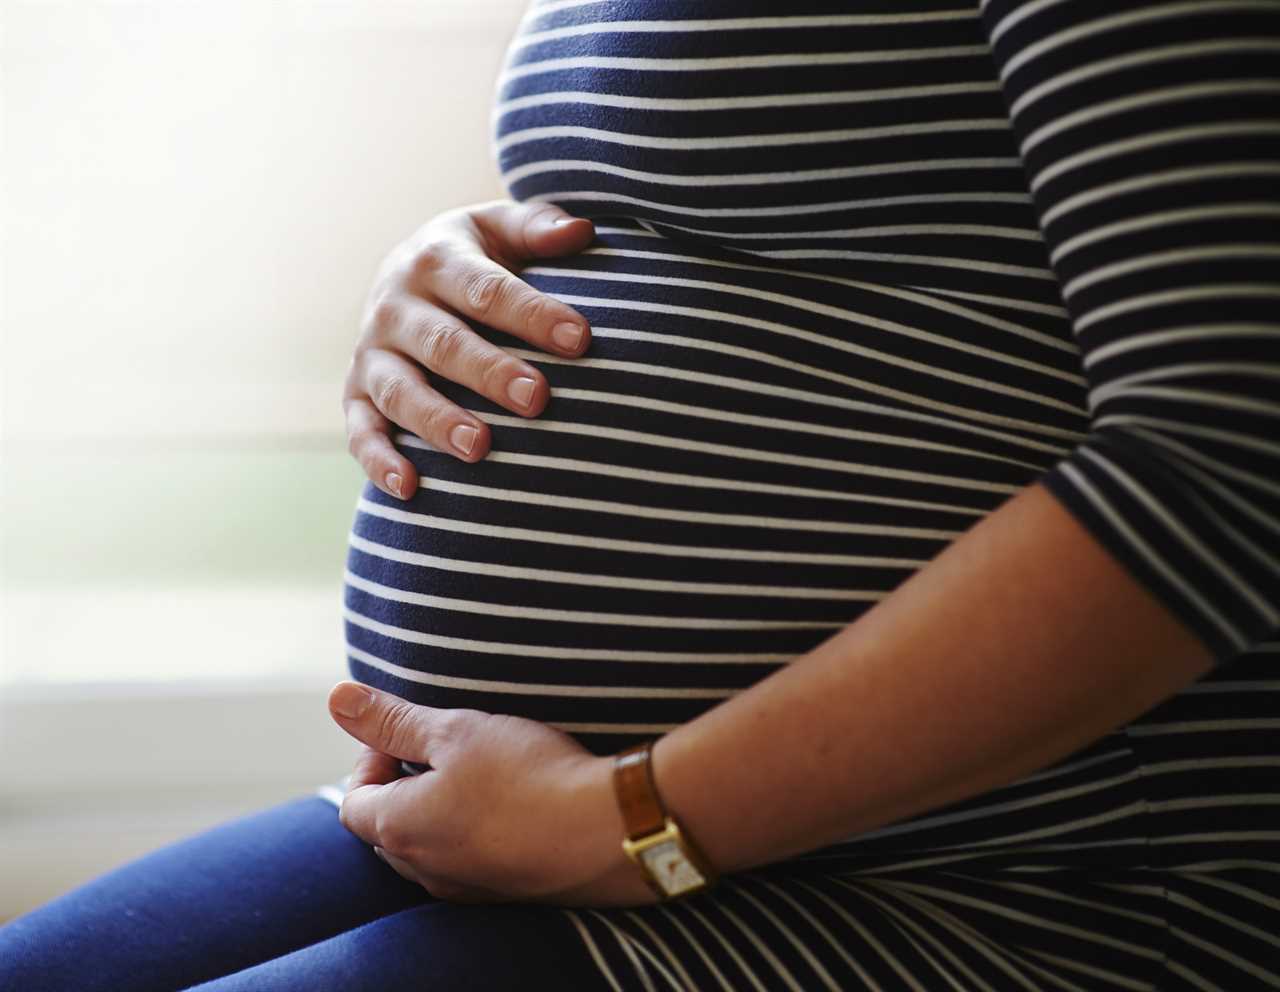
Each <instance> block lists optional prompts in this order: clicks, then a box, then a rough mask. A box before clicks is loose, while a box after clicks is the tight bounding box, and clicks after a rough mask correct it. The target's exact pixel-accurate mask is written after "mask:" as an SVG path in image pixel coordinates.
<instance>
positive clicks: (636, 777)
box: [613, 741, 667, 840]
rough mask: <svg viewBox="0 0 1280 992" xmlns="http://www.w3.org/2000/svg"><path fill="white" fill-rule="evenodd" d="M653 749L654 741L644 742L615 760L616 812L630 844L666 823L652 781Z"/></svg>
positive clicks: (620, 753) (618, 755)
mask: <svg viewBox="0 0 1280 992" xmlns="http://www.w3.org/2000/svg"><path fill="white" fill-rule="evenodd" d="M652 747H653V741H644V742H643V743H640V744H636V745H634V746H632V747H629V748H626V749H625V750H623V751H619V752H618V753H617V754H616V755H615V756H614V762H613V784H614V792H616V793H617V796H618V809H620V810H621V811H622V821H623V823H624V824H625V825H626V830H627V837H628V839H630V840H635V839H637V838H639V837H644V836H646V835H647V834H651V833H654V832H655V831H657V830H661V829H662V828H663V826H664V825H665V823H666V820H667V813H666V810H665V809H664V808H663V806H662V800H661V799H659V798H658V789H657V786H656V785H655V784H654V781H653V766H652V764H651V762H650V749H651V748H652Z"/></svg>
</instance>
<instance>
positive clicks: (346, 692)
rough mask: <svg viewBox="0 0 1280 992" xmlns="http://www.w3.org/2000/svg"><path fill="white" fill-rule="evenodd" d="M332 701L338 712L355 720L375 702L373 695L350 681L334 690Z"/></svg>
mask: <svg viewBox="0 0 1280 992" xmlns="http://www.w3.org/2000/svg"><path fill="white" fill-rule="evenodd" d="M330 702H331V703H332V705H333V708H334V709H335V710H336V711H337V712H339V713H341V714H342V715H343V716H345V717H347V718H348V719H351V720H354V719H355V718H356V717H358V716H359V715H360V714H361V713H363V712H364V711H365V710H367V709H368V708H369V704H370V703H371V702H373V696H372V695H371V694H370V693H369V692H368V691H367V690H365V689H361V688H360V687H359V686H358V685H353V684H351V683H349V682H348V683H344V684H342V685H340V686H339V687H338V688H337V689H335V690H334V691H333V696H332V698H331V700H330Z"/></svg>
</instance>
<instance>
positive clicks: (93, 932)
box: [0, 796, 436, 992]
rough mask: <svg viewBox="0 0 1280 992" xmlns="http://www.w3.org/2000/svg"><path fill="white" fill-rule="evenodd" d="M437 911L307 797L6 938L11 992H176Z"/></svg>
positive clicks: (45, 912) (34, 918)
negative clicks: (400, 916) (382, 923)
mask: <svg viewBox="0 0 1280 992" xmlns="http://www.w3.org/2000/svg"><path fill="white" fill-rule="evenodd" d="M424 902H436V900H434V899H433V898H432V897H431V896H430V894H428V893H427V892H426V890H424V889H423V888H421V886H418V885H415V884H413V883H411V882H408V881H406V880H404V879H402V878H401V877H400V876H399V875H397V874H396V873H395V872H394V871H392V870H391V869H390V868H388V867H387V866H386V865H385V864H383V863H382V862H381V861H380V860H379V859H378V858H377V857H376V856H375V855H374V854H373V851H372V849H371V848H370V847H369V846H368V845H367V844H365V843H364V841H362V840H361V839H360V838H358V837H356V836H355V835H354V834H352V833H351V832H350V831H348V830H347V829H346V828H345V827H344V826H342V824H341V822H340V821H339V820H338V811H337V809H336V808H335V807H334V806H333V805H332V804H331V803H329V802H326V801H325V800H324V799H321V798H320V797H319V796H304V797H299V798H296V799H292V800H289V801H287V802H283V803H280V804H279V805H277V806H273V807H270V808H268V809H266V810H262V811H260V812H257V813H253V814H250V815H247V816H244V817H240V818H238V819H235V820H231V821H229V822H227V823H224V824H221V825H219V826H216V827H214V828H212V829H210V830H207V831H205V832H203V833H200V834H197V835H194V836H192V837H189V838H186V839H184V840H180V841H177V842H175V843H173V844H169V845H167V846H165V847H162V848H160V849H158V850H156V851H153V852H151V853H149V854H147V855H145V856H143V857H141V858H138V859H137V860H135V861H131V862H129V863H127V864H125V865H122V866H120V867H118V868H116V869H114V870H112V871H110V872H107V873H106V874H104V875H101V876H99V877H98V878H95V879H93V880H92V881H90V882H88V883H86V884H84V885H82V886H80V887H78V888H76V889H74V890H72V891H70V892H67V893H65V894H64V895H61V896H59V897H58V898H56V899H54V900H52V901H51V902H49V903H46V904H45V905H43V906H41V907H39V908H37V909H35V910H32V911H31V912H30V913H27V914H25V915H23V916H20V917H18V918H17V919H15V920H13V921H11V922H10V923H8V924H7V925H5V926H3V927H0V989H51V990H52V989H59V990H61V989H75V990H76V992H95V990H99V989H101V990H110V992H126V990H127V992H174V990H175V989H180V988H186V987H187V986H190V985H194V984H196V983H198V982H203V981H207V980H209V979H211V978H216V977H217V976H219V975H226V974H230V973H232V972H236V971H240V970H242V969H244V968H247V967H249V966H251V965H254V964H257V963H258V962H261V961H266V960H269V959H271V958H275V957H278V956H279V955H282V954H288V953H289V952H290V951H293V950H296V949H297V948H299V947H305V946H307V945H309V944H312V943H315V942H316V941H322V940H325V939H326V938H329V937H331V936H333V935H334V934H338V933H342V932H344V931H347V930H350V929H352V928H354V927H359V926H361V925H362V924H365V923H368V922H369V921H370V920H375V919H378V918H380V917H383V916H387V915H390V914H394V913H398V912H400V911H401V910H403V909H405V908H407V907H410V906H417V905H421V904H423V903H424Z"/></svg>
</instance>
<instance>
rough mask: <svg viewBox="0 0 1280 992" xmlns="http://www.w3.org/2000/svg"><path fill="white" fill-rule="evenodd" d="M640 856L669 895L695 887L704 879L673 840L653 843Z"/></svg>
mask: <svg viewBox="0 0 1280 992" xmlns="http://www.w3.org/2000/svg"><path fill="white" fill-rule="evenodd" d="M640 856H641V857H642V858H644V863H645V865H646V866H648V868H649V870H650V871H651V872H652V873H653V875H654V877H655V878H656V879H657V880H658V884H659V885H661V886H662V890H663V891H664V892H665V893H666V894H667V895H669V896H674V895H679V894H680V893H681V892H684V891H686V890H687V889H692V888H696V887H697V886H699V885H701V884H702V883H703V882H704V881H705V879H704V878H703V876H702V873H701V872H700V871H698V869H697V868H695V867H694V866H693V865H692V864H691V863H690V862H689V859H688V858H686V857H685V856H684V852H683V851H682V850H680V845H679V844H677V843H676V842H675V841H674V840H667V841H663V842H662V843H661V844H654V845H653V847H650V848H648V849H647V850H645V851H643V852H642V853H641V855H640Z"/></svg>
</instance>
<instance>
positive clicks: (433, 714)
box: [329, 682, 442, 763]
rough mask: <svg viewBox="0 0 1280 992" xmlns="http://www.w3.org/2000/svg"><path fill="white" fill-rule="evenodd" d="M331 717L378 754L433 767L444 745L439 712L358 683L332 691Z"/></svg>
mask: <svg viewBox="0 0 1280 992" xmlns="http://www.w3.org/2000/svg"><path fill="white" fill-rule="evenodd" d="M329 714H330V715H331V716H332V717H333V719H334V720H335V721H336V722H337V724H338V726H340V727H341V728H342V729H343V730H345V731H346V732H347V733H348V734H350V735H351V736H352V737H354V738H355V739H356V740H358V741H360V742H361V743H363V744H367V745H368V746H369V747H371V748H372V749H373V750H375V751H379V752H381V753H382V754H385V755H391V756H392V757H395V758H406V759H408V760H409V761H418V762H427V763H430V760H431V759H430V755H431V754H432V752H433V751H438V750H439V749H440V745H441V736H442V735H441V733H440V728H439V726H438V724H439V722H440V721H439V714H440V711H439V710H437V709H435V708H434V707H431V706H419V705H417V704H416V703H411V702H409V701H408V700H407V699H401V698H400V697H399V696H396V695H392V694H391V693H389V692H383V691H382V690H380V689H374V688H373V687H372V686H367V685H361V684H360V683H358V682H339V683H338V684H337V685H335V686H334V687H333V688H332V689H331V690H330V691H329Z"/></svg>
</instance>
